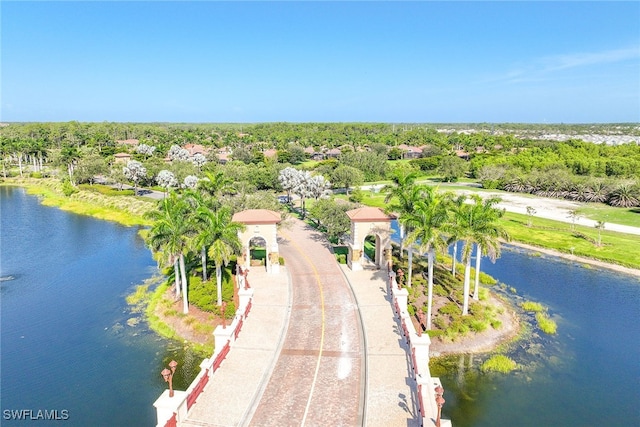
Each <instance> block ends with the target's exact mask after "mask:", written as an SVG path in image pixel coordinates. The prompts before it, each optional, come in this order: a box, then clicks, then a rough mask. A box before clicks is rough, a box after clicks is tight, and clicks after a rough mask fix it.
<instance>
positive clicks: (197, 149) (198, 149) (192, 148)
mask: <svg viewBox="0 0 640 427" xmlns="http://www.w3.org/2000/svg"><path fill="white" fill-rule="evenodd" d="M184 148H185V150H187V151H188V152H189V154H190V155H192V156H193V155H194V154H196V153H200V154H205V155H206V154H207V153H208V152H209V149H208V148H207V147H205V146H204V145H200V144H187V145H185V146H184Z"/></svg>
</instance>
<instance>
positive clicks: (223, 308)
mask: <svg viewBox="0 0 640 427" xmlns="http://www.w3.org/2000/svg"><path fill="white" fill-rule="evenodd" d="M225 311H227V302H226V301H222V305H221V306H220V312H221V313H222V329H226V328H227V318H226V317H225V316H224V312H225Z"/></svg>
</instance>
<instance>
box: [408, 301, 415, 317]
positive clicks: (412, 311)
mask: <svg viewBox="0 0 640 427" xmlns="http://www.w3.org/2000/svg"><path fill="white" fill-rule="evenodd" d="M407 312H408V313H409V316H411V317H413V316H415V315H416V308H415V306H414V305H413V304H409V305H408V306H407Z"/></svg>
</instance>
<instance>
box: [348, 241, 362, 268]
mask: <svg viewBox="0 0 640 427" xmlns="http://www.w3.org/2000/svg"><path fill="white" fill-rule="evenodd" d="M361 256H362V251H361V250H360V249H359V248H357V247H356V246H355V245H353V244H352V243H349V253H348V254H347V265H348V266H349V268H350V269H351V271H360V270H362V264H360V257H361Z"/></svg>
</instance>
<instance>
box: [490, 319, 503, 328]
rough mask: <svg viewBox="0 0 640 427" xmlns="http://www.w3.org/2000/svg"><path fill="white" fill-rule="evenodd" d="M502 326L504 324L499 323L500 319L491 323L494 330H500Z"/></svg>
mask: <svg viewBox="0 0 640 427" xmlns="http://www.w3.org/2000/svg"><path fill="white" fill-rule="evenodd" d="M501 326H502V322H501V321H499V320H498V319H493V320H492V321H491V327H492V328H493V329H500V327H501Z"/></svg>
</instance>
